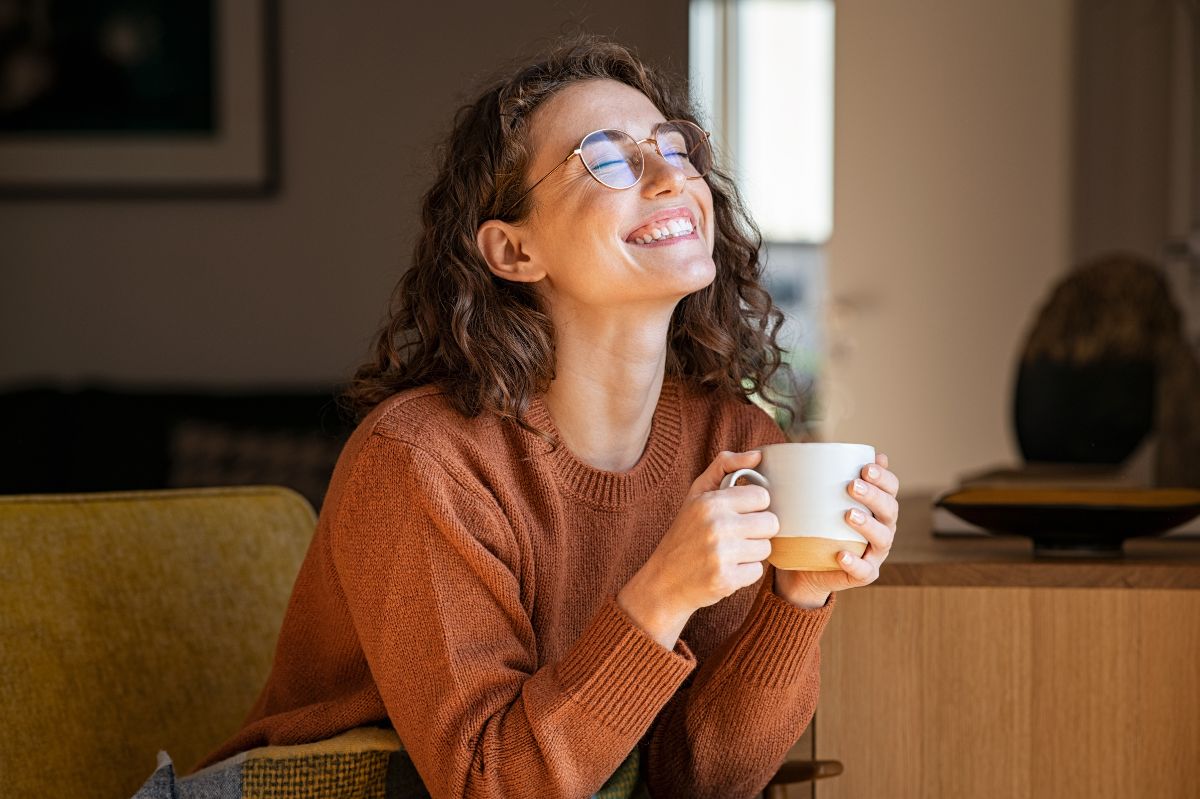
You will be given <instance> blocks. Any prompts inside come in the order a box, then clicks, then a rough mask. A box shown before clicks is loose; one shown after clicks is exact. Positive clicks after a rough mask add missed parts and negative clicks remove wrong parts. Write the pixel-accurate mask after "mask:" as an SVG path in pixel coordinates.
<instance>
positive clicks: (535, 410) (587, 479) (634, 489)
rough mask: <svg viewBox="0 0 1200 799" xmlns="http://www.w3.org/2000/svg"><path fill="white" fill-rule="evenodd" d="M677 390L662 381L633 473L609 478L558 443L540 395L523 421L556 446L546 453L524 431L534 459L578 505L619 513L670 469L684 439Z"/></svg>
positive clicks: (673, 384) (669, 380) (546, 448)
mask: <svg viewBox="0 0 1200 799" xmlns="http://www.w3.org/2000/svg"><path fill="white" fill-rule="evenodd" d="M680 406H681V389H680V386H679V384H678V381H677V380H675V379H674V378H672V377H669V376H667V377H664V378H663V384H662V389H661V390H660V391H659V395H658V404H657V405H655V407H654V415H653V416H652V417H651V420H650V436H649V437H648V438H647V440H646V448H645V449H644V450H643V451H642V456H641V457H640V458H638V461H637V463H635V464H634V465H633V468H631V469H629V470H628V471H625V472H612V471H608V470H606V469H600V468H597V467H595V466H592V465H590V464H588V463H585V462H583V461H582V460H580V459H579V458H578V457H576V455H575V453H573V452H571V450H570V448H569V447H568V446H567V445H566V444H565V443H563V440H562V435H561V433H560V432H559V430H558V426H557V425H555V423H554V418H553V417H552V416H551V415H550V409H549V408H547V407H546V403H545V402H544V399H543V395H541V394H539V395H537V396H536V397H534V398H533V399H532V400H531V401H530V403H529V409H528V411H526V415H525V416H526V420H527V421H528V422H529V423H530V424H532V425H533V426H534V427H537V428H539V429H541V430H544V431H546V432H547V433H549V434H550V436H551V437H552V438H554V440H555V442H556V443H557V444H558V446H557V447H556V448H554V449H553V450H550V448H549V445H548V444H547V443H546V442H545V441H543V440H542V439H540V438H538V437H537V436H534V435H532V434H530V433H528V432H527V431H526V434H527V435H529V436H530V438H532V439H533V440H534V441H535V442H536V444H535V447H537V451H538V453H539V457H541V458H544V459H546V460H547V461H548V462H549V463H550V465H551V471H552V473H553V475H554V478H555V479H556V480H557V481H558V482H559V484H560V485H561V486H562V487H563V489H565V490H566V491H567V492H569V493H571V494H572V495H574V496H575V497H576V498H578V499H582V500H584V501H586V502H590V503H592V504H595V505H599V506H601V507H619V506H622V505H627V504H629V503H631V502H635V501H637V500H638V499H639V498H640V497H642V496H645V495H646V493H648V492H649V491H651V490H653V489H654V488H655V487H656V486H657V485H658V484H659V483H660V482H661V481H662V479H663V477H665V476H666V475H667V474H668V473H669V472H671V470H672V468H673V467H674V466H675V460H676V455H677V454H678V450H679V442H680V440H681V438H682V433H683V414H682V412H681V407H680Z"/></svg>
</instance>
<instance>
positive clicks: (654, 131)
mask: <svg viewBox="0 0 1200 799" xmlns="http://www.w3.org/2000/svg"><path fill="white" fill-rule="evenodd" d="M678 123H683V124H686V125H691V126H692V127H694V128H695V129H696V130H698V131H700V132H701V133H703V134H704V143H705V144H707V145H708V148H709V151H710V152H711V151H712V143H711V142H710V141H709V140H710V139H711V138H712V134H711V133H709V132H708V131H707V130H705V129H704V128H702V127H700V126H699V125H697V124H696V123H695V122H689V121H688V120H686V119H667V120H664V121H662V122H659V123H656V124H655V126H654V127H653V128H651V129H650V135H649V136H647V137H646V138H644V139H635V140H634V144H635V145H636V146H637V147H638V149H639V150H640V149H641V147H642V145H643V144H645V143H646V142H654V152H656V153H658V157H659V158H662V159H663V160H664V161H665V160H666V156H664V155H663V154H662V150H661V149H659V146H658V130H659V128H661V127H662V126H663V125H672V124H678ZM605 131H613V132H615V133H620V134H622V135H624V136H629V138H631V139H633V136H630V135H629V134H628V133H626V132H625V131H623V130H617V129H616V128H600V129H599V130H593V131H592V132H591V133H587V134H585V135H584V137H583V138H582V139H580V140H579V146H578V147H576V148H575V149H574V150H572V151H571V152H570V154H569V155H567V157H566V158H564V159H563V160H561V161H559V162H558V165H557V166H555V167H554V168H553V169H551V170H550V171H549V172H547V173H546V174H544V175H542V176H541V177H540V178H538V179H537V180H536V181H534V184H533V185H532V186H530V187H529V188H528V189H526V190H525V193H524V194H522V195H521V196H520V197H518V198H517V200H516V202H514V203H513V204H512V205H511V206H509V210H512V209H513V208H516V207H517V206H519V205H520V204H521V202H522V201H523V200H524V199H525V198H526V197H528V196H529V195H530V194H531V193H532V192H533V190H534V189H536V188H537V187H538V186H539V185H541V183H542V181H543V180H545V179H546V178H548V177H550V176H551V175H553V174H554V173H555V172H557V171H558V169H559V168H560V167H562V166H565V165H566V163H567V162H568V161H570V160H571V159H572V158H574V157H575V156H577V155H578V156H579V157H580V160H581V161H582V160H583V143H584V142H585V141H587V140H588V137H589V136H594V135H596V134H597V133H604V132H605ZM709 161H710V164H711V161H712V159H711V158H710V159H709ZM583 166H584V168H585V169H587V173H588V174H589V175H591V176H592V179H593V180H595V181H596V182H597V183H599V184H600V185H601V186H604V187H606V188H609V189H612V190H614V191H624V190H625V189H632V188H633V187H634V186H636V185H637V184H639V183H641V181H642V176H643V175H645V174H646V159H645V158H644V157H643V158H642V167H641V171H640V172H638V176H637V180H635V181H633V183H630V184H629V185H628V186H624V187H622V188H617V187H616V186H609V185H608V184H607V183H605V182H604V181H603V180H601V179H600V178H598V177H596V175H595V173H594V172H592V170H591V169H590V168H589V167H588V165H587V162H584V164H583ZM676 168H678V167H676ZM710 169H711V166H710ZM708 173H709V169H706V170H704V171H703V172H701V173H700V174H699V175H685V177H686V178H687V179H688V180H697V179H699V178H702V177H704V176H705V175H707V174H708Z"/></svg>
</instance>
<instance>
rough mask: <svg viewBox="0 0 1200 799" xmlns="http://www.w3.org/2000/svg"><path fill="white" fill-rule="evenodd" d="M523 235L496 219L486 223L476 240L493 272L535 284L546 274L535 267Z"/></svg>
mask: <svg viewBox="0 0 1200 799" xmlns="http://www.w3.org/2000/svg"><path fill="white" fill-rule="evenodd" d="M523 238H524V237H523V236H522V231H520V230H518V229H517V228H516V227H514V226H513V225H510V224H508V223H507V222H501V221H499V220H497V219H489V220H488V221H486V222H484V223H483V224H482V225H480V226H479V230H478V231H476V233H475V243H476V244H477V245H478V246H479V252H480V253H482V254H483V260H485V261H486V262H487V265H488V269H490V270H491V272H492V274H493V275H495V276H496V277H500V278H504V279H505V280H513V281H516V282H518V283H536V282H537V281H539V280H541V279H542V278H543V277H545V275H546V273H545V272H544V271H542V270H541V269H539V268H538V267H537V266H536V264H535V262H534V259H533V257H532V256H531V255H530V254H529V253H528V252H527V250H526V249H525V246H524V241H523Z"/></svg>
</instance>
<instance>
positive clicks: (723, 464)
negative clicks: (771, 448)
mask: <svg viewBox="0 0 1200 799" xmlns="http://www.w3.org/2000/svg"><path fill="white" fill-rule="evenodd" d="M760 460H762V453H761V452H759V451H758V450H756V449H752V450H750V451H748V452H730V451H728V450H726V451H724V452H720V453H718V454H717V457H715V458H713V462H712V463H710V464H709V465H708V468H707V469H705V470H704V471H703V472H701V473H700V476H699V477H697V478H696V479H695V481H693V483H692V493H693V494H703V493H704V492H705V491H716V490H717V489H718V488H720V487H721V480H723V479H724V478H725V475H727V474H729V473H730V472H736V471H737V470H738V469H753V468H754V467H755V466H757V465H758V462H759V461H760Z"/></svg>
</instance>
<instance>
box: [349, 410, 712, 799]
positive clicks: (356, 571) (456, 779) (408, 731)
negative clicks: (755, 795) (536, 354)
mask: <svg viewBox="0 0 1200 799" xmlns="http://www.w3.org/2000/svg"><path fill="white" fill-rule="evenodd" d="M338 503H339V504H338V508H337V510H336V517H335V519H334V521H333V543H332V546H333V560H334V563H335V567H336V571H337V577H338V579H339V582H340V584H341V587H342V590H343V591H344V593H345V596H346V601H347V604H348V606H349V608H350V613H351V617H352V619H353V623H354V630H352V631H351V630H347V631H346V634H347V635H357V637H358V639H359V641H360V642H361V645H362V647H363V651H364V652H365V655H366V658H367V662H368V664H369V666H370V669H371V674H372V677H373V678H374V680H375V682H376V684H377V686H378V688H379V692H380V695H381V697H382V699H383V702H384V705H385V706H386V708H387V711H388V715H389V717H390V718H391V720H392V722H393V724H394V725H395V727H396V731H397V733H398V734H399V736H400V739H401V741H403V743H404V746H405V748H406V749H407V750H408V751H409V753H410V755H411V756H412V759H413V762H414V763H415V764H416V766H417V770H418V771H419V772H420V774H421V777H422V779H423V780H424V781H425V783H426V786H427V788H428V789H429V791H430V793H431V794H432V795H433V796H435V797H465V796H479V797H483V796H536V797H545V796H587V795H590V794H592V793H594V792H595V791H596V790H598V789H599V788H600V786H601V785H602V784H603V783H604V781H605V780H606V779H607V778H608V777H609V776H610V775H611V774H612V773H613V771H614V770H615V769H616V768H617V767H618V766H619V765H620V763H621V762H622V760H624V758H625V757H626V756H627V755H628V754H629V752H630V751H631V750H632V749H633V747H634V746H635V745H636V744H637V742H638V740H639V739H640V738H641V737H642V736H643V735H644V734H645V733H646V731H647V730H648V728H649V726H650V724H651V722H652V721H653V719H654V718H655V716H656V715H657V714H658V713H659V711H660V710H661V709H662V708H663V706H664V705H665V704H666V702H667V701H668V700H669V699H670V697H671V696H672V694H674V693H675V691H676V690H677V689H678V687H679V686H680V684H681V683H682V682H683V680H684V679H685V678H686V676H687V675H688V674H689V673H690V672H691V671H692V669H693V668H694V665H695V661H694V659H693V658H692V657H691V654H690V653H689V652H688V651H687V649H686V647H684V646H682V645H680V646H678V647H676V649H675V650H674V651H672V650H670V649H666V648H663V647H661V646H659V644H658V643H656V642H655V641H654V640H653V639H652V638H650V637H649V636H648V635H647V634H646V633H645V632H644V631H642V630H641V629H639V628H638V627H637V626H636V625H634V624H633V623H632V621H631V620H630V619H629V617H628V616H627V615H626V614H625V613H624V612H623V611H622V610H621V609H620V608H619V607H617V605H616V603H615V602H614V601H613V600H612V599H610V600H609V601H608V602H607V603H605V604H604V605H603V606H602V607H601V609H600V610H599V612H597V614H596V615H595V617H594V618H593V619H592V620H591V622H590V624H589V625H588V626H587V628H586V629H585V630H584V632H583V633H582V635H581V636H580V637H579V639H578V640H577V641H576V642H575V644H574V645H573V646H572V647H571V648H570V649H569V650H568V651H567V652H566V654H565V655H564V656H563V657H562V659H560V660H559V661H558V662H556V663H547V664H538V662H537V661H538V657H537V649H536V640H535V633H534V630H533V626H532V624H531V621H530V618H529V610H528V608H527V606H526V604H525V601H526V600H527V599H528V598H527V597H524V596H523V595H522V591H521V585H520V583H519V581H518V579H517V577H516V574H517V573H519V571H520V568H521V559H522V556H523V555H522V553H521V552H520V551H519V548H518V546H517V544H516V542H515V540H514V537H513V535H512V530H511V527H510V526H509V525H508V524H507V522H506V520H505V519H504V517H503V516H502V514H501V513H500V510H499V508H498V507H497V505H496V503H495V501H494V499H492V497H491V496H490V495H488V494H487V493H486V492H485V491H483V490H482V489H480V488H479V487H477V486H473V485H471V484H470V481H469V480H465V479H459V478H458V477H457V475H456V473H455V472H454V471H453V470H452V469H450V468H448V467H447V466H446V465H445V464H443V463H441V462H440V460H439V459H438V458H437V457H436V456H435V455H433V454H431V453H429V452H426V451H424V450H422V449H421V448H420V447H419V446H417V445H414V444H412V443H405V442H402V441H398V440H395V439H392V438H389V437H386V436H385V435H382V434H379V433H376V434H374V435H372V436H371V438H370V440H369V441H368V442H367V443H366V444H365V445H364V446H363V449H362V450H361V452H360V453H359V454H358V456H357V459H356V462H355V463H354V464H353V465H352V471H351V474H350V475H349V477H348V479H347V483H346V485H345V487H344V489H343V490H342V491H341V492H340V495H339V498H338ZM525 554H526V555H527V553H525Z"/></svg>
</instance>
